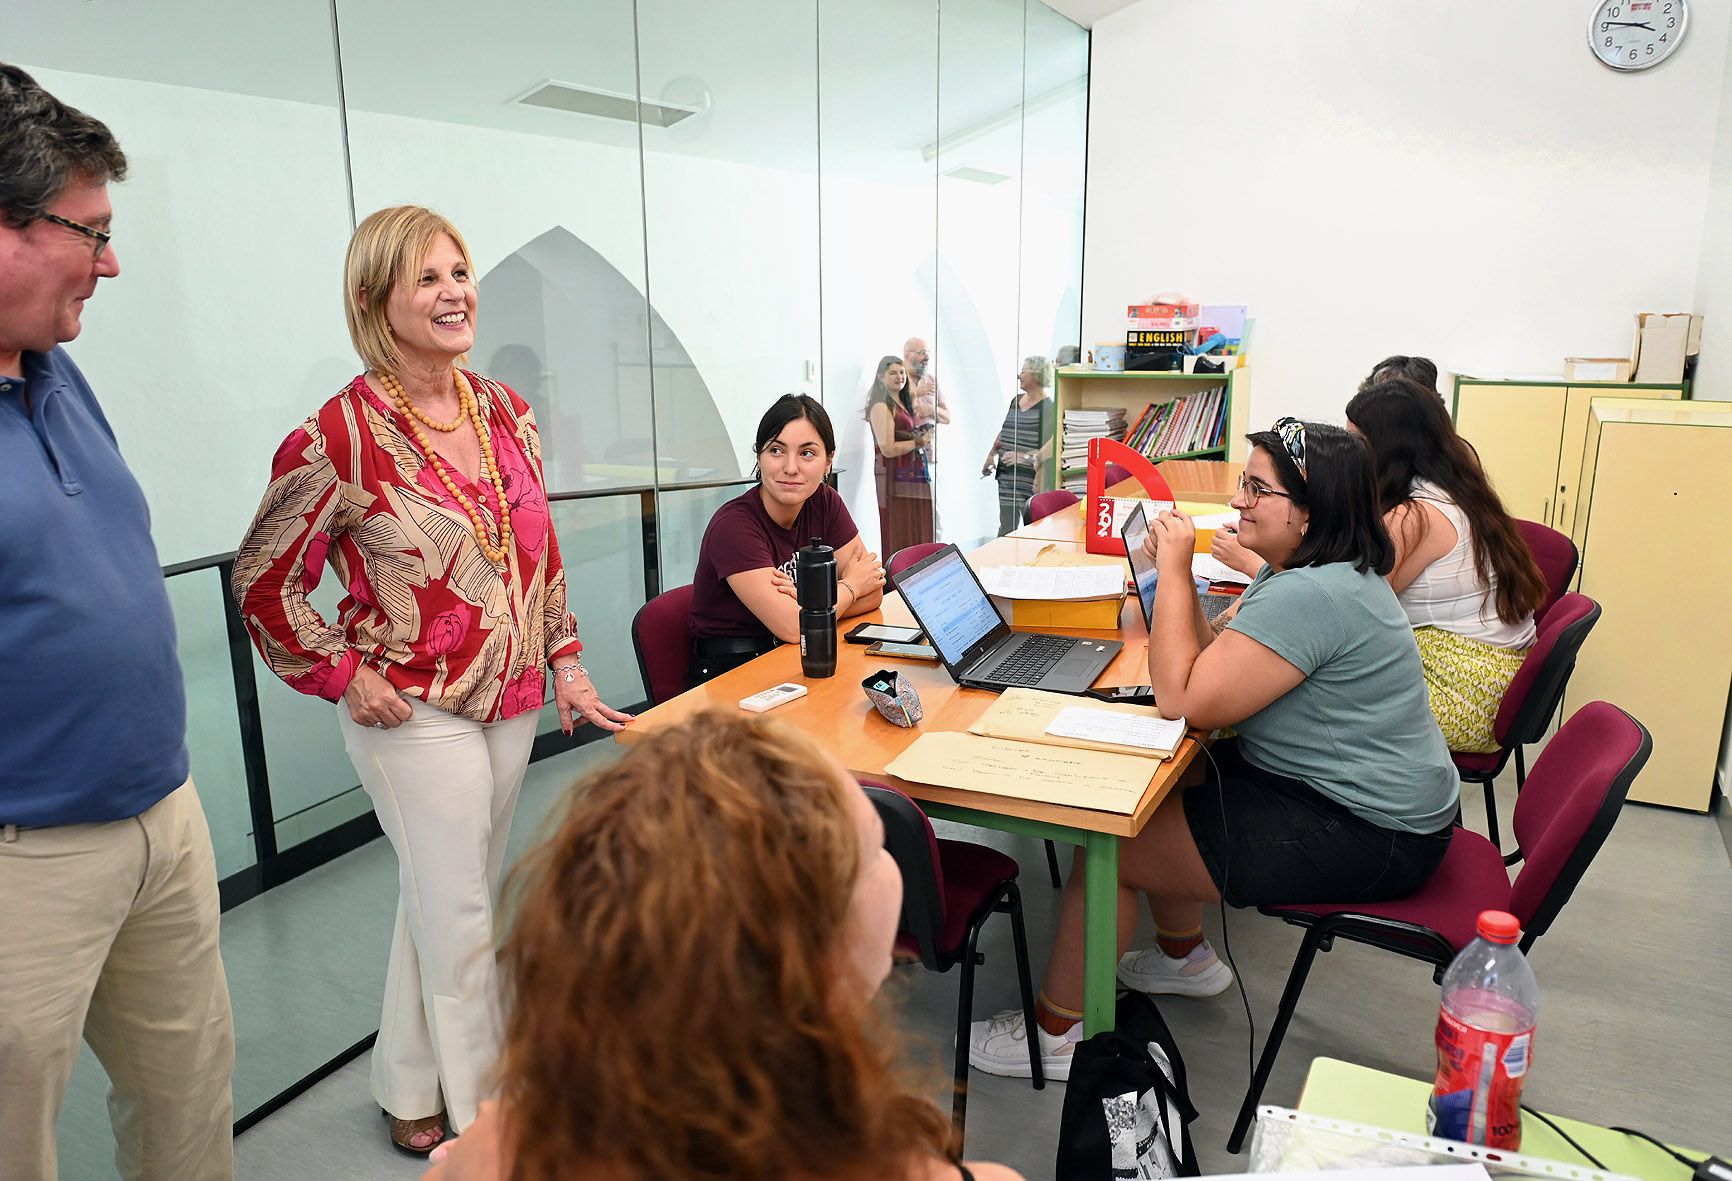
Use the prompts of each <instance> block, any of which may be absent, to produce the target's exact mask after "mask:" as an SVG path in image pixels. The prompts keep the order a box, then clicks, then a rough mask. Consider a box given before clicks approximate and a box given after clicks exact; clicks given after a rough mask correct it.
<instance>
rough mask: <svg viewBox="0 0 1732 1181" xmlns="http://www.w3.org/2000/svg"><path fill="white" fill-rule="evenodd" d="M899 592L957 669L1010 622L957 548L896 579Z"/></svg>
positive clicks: (951, 548)
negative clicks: (992, 634)
mask: <svg viewBox="0 0 1732 1181" xmlns="http://www.w3.org/2000/svg"><path fill="white" fill-rule="evenodd" d="M896 589H897V590H898V591H901V592H902V597H903V598H904V599H905V600H907V602H908V605H909V607H910V608H912V609H913V611H914V614H915V616H916V617H917V618H918V619H919V620H920V625H921V626H922V627H923V628H925V629H926V635H927V638H928V639H930V640H931V641H932V643H933V644H934V645H935V646H936V647H937V648H938V651H939V653H940V655H942V656H943V657H944V662H945V663H946V664H948V665H950V666H951V667H952V668H955V667H957V666H958V665H960V664H961V662H962V658H963V656H965V655H966V654H967V653H968V651H969V649H971V648H973V647H974V646H975V645H976V644H978V643H980V642H981V641H982V640H984V639H985V638H986V637H987V636H988V635H990V634H991V633H992V631H993V629H995V628H998V627H1001V626H1002V625H1003V623H1004V620H1002V619H1001V618H999V614H998V610H997V609H996V608H995V607H993V605H992V600H991V599H989V598H987V597H986V592H985V591H983V590H981V589H980V583H979V581H978V580H976V579H975V577H974V572H973V571H972V570H970V569H969V568H968V563H967V562H966V561H965V560H964V559H963V557H962V551H961V550H959V549H957V548H956V547H955V546H950V547H947V548H946V549H945V550H944V551H942V552H940V553H938V554H935V555H933V557H931V558H929V559H928V560H927V561H925V562H922V563H920V564H919V565H918V566H916V567H914V568H912V569H909V570H906V571H904V572H903V573H902V576H901V577H900V578H898V579H896Z"/></svg>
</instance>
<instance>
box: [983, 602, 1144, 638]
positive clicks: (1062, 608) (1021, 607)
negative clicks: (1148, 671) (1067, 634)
mask: <svg viewBox="0 0 1732 1181" xmlns="http://www.w3.org/2000/svg"><path fill="white" fill-rule="evenodd" d="M998 602H1000V603H1009V604H1010V611H1009V612H1008V614H1009V616H1010V626H1012V627H1025V628H1028V627H1032V628H1047V627H1075V628H1083V629H1086V630H1089V631H1115V630H1117V629H1118V626H1119V614H1120V613H1121V612H1122V611H1123V610H1124V608H1125V596H1124V595H1123V594H1120V595H1119V597H1118V598H1116V599H1083V600H1081V601H1075V600H1055V599H1000V600H998Z"/></svg>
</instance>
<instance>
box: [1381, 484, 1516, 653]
mask: <svg viewBox="0 0 1732 1181" xmlns="http://www.w3.org/2000/svg"><path fill="white" fill-rule="evenodd" d="M1413 499H1414V500H1416V501H1420V500H1422V501H1424V502H1425V503H1427V504H1429V505H1431V506H1432V507H1433V508H1435V509H1436V510H1437V511H1438V512H1440V513H1442V514H1443V515H1444V518H1445V519H1446V520H1448V521H1449V523H1450V524H1451V525H1454V526H1455V545H1454V546H1453V547H1452V548H1451V549H1450V551H1449V552H1448V553H1447V554H1444V555H1443V557H1441V558H1439V559H1437V561H1435V562H1433V563H1431V564H1430V565H1429V566H1427V567H1425V568H1424V569H1423V570H1421V571H1420V572H1419V574H1418V575H1417V576H1416V577H1415V578H1414V580H1413V581H1412V582H1410V583H1408V584H1407V589H1406V590H1404V591H1402V592H1401V593H1400V594H1399V595H1397V596H1396V597H1397V598H1398V599H1399V600H1400V602H1401V609H1402V610H1403V611H1405V612H1407V621H1408V622H1409V623H1411V624H1412V625H1413V626H1414V627H1437V628H1442V629H1443V630H1444V631H1447V632H1454V633H1455V634H1456V635H1458V636H1465V637H1466V638H1468V639H1470V640H1479V641H1480V642H1481V643H1485V644H1494V645H1496V646H1497V647H1499V648H1526V647H1527V646H1528V645H1530V644H1532V643H1533V642H1534V617H1533V616H1532V615H1529V616H1527V617H1526V618H1525V619H1523V620H1521V621H1520V622H1519V623H1513V624H1510V623H1505V622H1504V621H1503V620H1501V619H1499V618H1498V615H1497V599H1496V596H1495V592H1496V590H1497V583H1496V580H1495V579H1494V580H1493V581H1492V583H1491V584H1490V585H1489V586H1488V585H1486V584H1485V583H1482V582H1481V581H1480V579H1479V572H1478V571H1477V570H1475V569H1474V566H1473V532H1472V530H1470V529H1469V528H1468V523H1467V516H1466V514H1465V513H1463V512H1462V511H1461V510H1460V509H1459V508H1457V507H1456V505H1455V502H1454V501H1453V500H1451V499H1450V498H1449V495H1448V494H1447V493H1446V492H1444V491H1443V489H1441V488H1439V487H1437V486H1436V485H1435V484H1432V483H1429V482H1427V481H1425V480H1417V481H1415V482H1414V485H1413Z"/></svg>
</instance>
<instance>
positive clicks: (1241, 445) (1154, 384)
mask: <svg viewBox="0 0 1732 1181" xmlns="http://www.w3.org/2000/svg"><path fill="white" fill-rule="evenodd" d="M1229 359H1231V358H1229ZM1223 384H1224V385H1225V386H1226V387H1227V392H1226V408H1227V429H1226V434H1225V436H1224V437H1223V438H1222V439H1221V441H1220V444H1219V445H1218V446H1215V447H1206V448H1204V449H1202V450H1200V451H1184V452H1177V453H1174V454H1163V455H1151V456H1149V458H1150V459H1153V460H1156V461H1157V462H1158V461H1160V460H1164V459H1214V460H1221V459H1231V460H1237V461H1239V462H1241V463H1242V462H1244V459H1245V452H1246V451H1248V450H1249V446H1248V445H1247V444H1246V442H1245V433H1246V431H1248V430H1249V429H1250V427H1249V426H1248V425H1247V423H1248V421H1249V416H1250V411H1251V369H1250V367H1249V366H1247V365H1241V366H1239V367H1238V368H1237V369H1229V370H1227V371H1226V372H1225V373H1148V372H1130V373H1102V372H1100V371H1099V370H1096V369H1091V368H1088V367H1087V366H1082V365H1067V366H1065V367H1064V368H1062V369H1059V370H1056V371H1055V372H1054V374H1053V404H1054V407H1055V418H1056V420H1057V425H1056V428H1055V429H1056V431H1057V439H1056V442H1055V445H1054V447H1053V465H1054V471H1053V472H1052V473H1051V482H1050V483H1049V484H1046V485H1043V486H1045V487H1053V488H1062V487H1064V486H1065V470H1066V469H1065V468H1064V467H1063V466H1062V465H1063V464H1064V413H1065V411H1066V410H1107V409H1112V408H1114V407H1120V406H1122V407H1123V408H1124V410H1125V422H1126V425H1127V426H1128V425H1130V424H1132V423H1134V422H1136V420H1137V416H1138V415H1140V414H1142V412H1143V409H1144V408H1145V407H1147V406H1149V405H1150V404H1152V403H1157V402H1171V401H1174V400H1175V399H1178V398H1185V397H1189V396H1190V395H1192V394H1196V393H1201V392H1202V391H1204V390H1209V389H1214V388H1216V387H1217V386H1221V385H1223ZM1079 470H1080V465H1076V466H1073V467H1072V468H1071V469H1070V471H1071V474H1072V477H1073V479H1074V477H1075V476H1076V475H1077V473H1078V471H1079Z"/></svg>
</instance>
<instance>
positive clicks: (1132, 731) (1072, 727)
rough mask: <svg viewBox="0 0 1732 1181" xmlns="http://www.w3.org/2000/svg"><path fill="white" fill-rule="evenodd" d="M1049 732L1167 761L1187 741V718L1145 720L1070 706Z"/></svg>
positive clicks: (1149, 718)
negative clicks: (1136, 751) (1135, 751)
mask: <svg viewBox="0 0 1732 1181" xmlns="http://www.w3.org/2000/svg"><path fill="white" fill-rule="evenodd" d="M1046 732H1047V733H1048V734H1051V735H1053V736H1054V737H1056V738H1078V739H1082V740H1084V741H1086V742H1093V743H1098V744H1100V745H1102V746H1123V747H1131V748H1133V749H1137V750H1144V751H1147V752H1149V753H1150V754H1158V755H1160V756H1161V757H1163V758H1165V757H1166V756H1167V755H1170V754H1172V753H1173V752H1174V751H1175V750H1177V749H1179V743H1181V742H1183V741H1184V740H1185V719H1184V718H1177V719H1174V720H1172V721H1169V720H1167V719H1166V718H1163V717H1159V716H1156V717H1152V718H1151V717H1142V716H1138V715H1136V714H1127V713H1121V712H1115V711H1111V710H1105V709H1096V708H1095V707H1094V706H1092V705H1070V706H1066V707H1065V708H1064V709H1061V710H1060V711H1059V713H1058V717H1056V718H1054V719H1053V720H1052V721H1051V722H1049V723H1047V727H1046Z"/></svg>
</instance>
